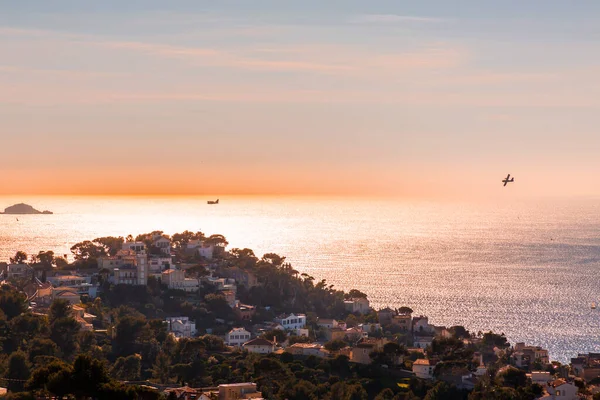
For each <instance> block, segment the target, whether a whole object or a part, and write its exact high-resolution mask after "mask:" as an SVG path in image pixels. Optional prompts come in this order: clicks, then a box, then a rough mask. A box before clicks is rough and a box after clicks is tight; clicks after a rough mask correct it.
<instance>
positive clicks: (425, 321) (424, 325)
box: [412, 315, 435, 333]
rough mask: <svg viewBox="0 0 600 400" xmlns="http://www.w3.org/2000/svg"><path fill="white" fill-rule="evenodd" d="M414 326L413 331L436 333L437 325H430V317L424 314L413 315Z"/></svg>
mask: <svg viewBox="0 0 600 400" xmlns="http://www.w3.org/2000/svg"><path fill="white" fill-rule="evenodd" d="M412 328H413V332H415V333H419V332H422V333H435V327H434V326H433V325H429V318H427V317H424V316H422V315H420V316H418V317H413V321H412Z"/></svg>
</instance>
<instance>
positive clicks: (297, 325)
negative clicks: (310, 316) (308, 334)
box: [274, 313, 306, 331]
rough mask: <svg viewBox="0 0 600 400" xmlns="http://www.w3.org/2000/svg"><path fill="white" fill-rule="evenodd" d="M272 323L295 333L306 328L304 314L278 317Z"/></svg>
mask: <svg viewBox="0 0 600 400" xmlns="http://www.w3.org/2000/svg"><path fill="white" fill-rule="evenodd" d="M274 322H276V323H278V324H281V326H283V328H284V329H285V330H288V331H295V330H298V329H302V328H304V327H305V326H306V315H304V314H298V315H296V314H293V313H292V314H289V315H285V314H284V315H280V316H279V317H277V318H275V320H274Z"/></svg>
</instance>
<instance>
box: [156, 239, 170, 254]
mask: <svg viewBox="0 0 600 400" xmlns="http://www.w3.org/2000/svg"><path fill="white" fill-rule="evenodd" d="M152 244H153V245H154V246H155V247H158V248H159V249H160V251H162V252H163V253H164V254H165V255H167V256H170V255H171V241H170V240H169V239H167V238H166V237H164V236H161V237H159V238H158V239H156V240H155V241H154V242H153V243H152Z"/></svg>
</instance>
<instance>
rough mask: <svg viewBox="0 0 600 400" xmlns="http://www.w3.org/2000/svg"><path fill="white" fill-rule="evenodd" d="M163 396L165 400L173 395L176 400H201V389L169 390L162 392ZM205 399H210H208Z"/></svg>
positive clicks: (181, 388) (178, 388)
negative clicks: (165, 397)
mask: <svg viewBox="0 0 600 400" xmlns="http://www.w3.org/2000/svg"><path fill="white" fill-rule="evenodd" d="M164 394H165V395H166V396H167V398H168V397H169V396H170V395H173V396H174V397H175V398H176V399H177V400H198V399H202V396H203V393H202V389H194V388H191V387H189V386H182V387H177V388H169V389H166V390H165V391H164ZM199 396H200V397H199ZM206 398H207V399H210V397H206Z"/></svg>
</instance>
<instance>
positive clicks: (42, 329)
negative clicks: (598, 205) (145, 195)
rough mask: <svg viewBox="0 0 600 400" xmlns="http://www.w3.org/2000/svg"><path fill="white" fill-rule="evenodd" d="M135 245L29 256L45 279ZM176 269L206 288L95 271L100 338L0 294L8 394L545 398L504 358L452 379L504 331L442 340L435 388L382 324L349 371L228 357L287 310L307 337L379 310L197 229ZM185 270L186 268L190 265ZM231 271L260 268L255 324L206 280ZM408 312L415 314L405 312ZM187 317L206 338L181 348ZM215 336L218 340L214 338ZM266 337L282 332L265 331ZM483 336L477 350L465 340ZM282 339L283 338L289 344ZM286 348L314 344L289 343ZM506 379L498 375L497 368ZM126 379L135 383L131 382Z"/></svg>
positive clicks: (342, 365) (179, 244)
mask: <svg viewBox="0 0 600 400" xmlns="http://www.w3.org/2000/svg"><path fill="white" fill-rule="evenodd" d="M155 234H162V232H152V233H149V234H144V235H139V236H138V237H137V238H133V237H132V236H130V237H128V238H120V237H119V238H113V237H106V238H98V239H94V240H92V241H85V242H82V243H78V244H76V245H75V246H73V248H72V252H73V254H74V257H75V260H76V261H75V262H74V263H72V264H68V263H67V262H66V261H65V260H64V258H61V257H55V256H54V254H53V253H52V252H50V251H48V252H40V253H38V254H37V255H35V256H32V257H30V261H31V263H32V264H33V266H34V268H35V269H36V271H37V272H38V276H45V274H46V273H52V272H53V271H55V270H76V269H79V270H83V269H85V270H93V269H94V268H96V269H97V262H96V260H97V258H98V257H102V256H106V255H114V254H116V252H117V251H118V250H119V249H120V248H121V246H122V244H123V242H124V241H125V240H138V241H144V242H146V243H147V245H148V248H149V251H150V252H157V250H156V249H153V248H152V240H151V239H152V236H153V235H155ZM195 239H200V240H204V241H207V242H210V243H212V244H214V245H216V246H218V247H220V248H221V249H223V250H222V251H218V252H216V253H215V259H214V260H211V261H208V260H204V259H202V258H201V257H198V256H197V255H189V254H186V252H185V251H184V249H185V247H186V244H187V243H188V242H189V241H190V240H195ZM171 240H172V243H173V245H174V248H175V253H176V257H177V261H178V262H181V263H188V264H192V265H191V266H190V268H189V270H188V273H190V274H192V275H194V276H196V277H197V278H198V279H199V280H201V281H202V282H203V284H202V286H201V288H200V290H199V291H198V292H196V293H186V292H183V291H176V290H169V289H168V288H167V287H166V286H164V285H163V284H162V283H161V282H160V280H159V279H154V278H151V279H149V280H148V285H147V286H122V285H112V284H110V283H109V282H108V280H107V279H106V271H96V273H97V276H96V277H97V279H98V282H100V283H101V288H102V291H101V294H100V295H99V297H97V298H96V299H93V300H92V299H88V298H83V299H82V302H83V307H84V308H85V309H86V312H88V313H90V314H93V315H95V316H96V318H95V320H94V322H93V324H94V328H95V331H83V330H82V328H81V325H80V323H79V322H78V321H77V319H76V318H75V316H74V314H73V313H72V310H71V307H70V306H69V305H68V303H66V302H65V301H62V300H56V301H54V302H53V303H52V305H51V307H50V308H49V309H48V310H47V313H46V314H38V313H33V312H32V311H31V310H29V309H28V307H27V303H26V301H25V300H26V297H25V296H24V295H23V294H22V293H20V292H19V290H18V289H19V287H21V286H23V285H25V284H26V283H27V280H24V281H21V282H12V285H11V286H9V285H4V286H2V287H0V345H1V346H2V347H1V348H2V353H1V354H0V376H2V377H3V379H4V381H5V383H6V386H7V387H8V389H9V391H10V397H12V398H23V399H27V398H33V396H34V395H46V396H70V397H74V398H77V399H83V398H90V397H91V398H98V399H104V398H111V399H116V398H118V399H134V398H143V399H154V398H158V397H160V396H161V395H159V394H158V392H156V391H152V390H149V389H148V388H147V387H145V386H139V384H142V383H145V382H148V381H151V382H154V383H156V384H164V385H172V386H177V385H189V386H191V387H210V386H215V385H219V384H221V383H235V382H255V383H257V385H258V388H259V390H261V391H262V392H263V395H264V396H265V397H266V398H269V399H290V400H292V399H332V400H333V399H342V400H344V399H378V400H383V399H423V398H424V399H429V400H433V399H461V398H462V399H467V398H468V399H488V398H490V399H495V398H498V399H505V398H506V399H523V400H530V399H533V398H535V397H534V396H535V395H537V394H539V389H540V388H539V387H536V386H535V385H531V384H530V383H529V382H528V381H527V379H526V378H525V377H524V372H523V371H519V370H500V367H501V366H503V365H504V364H506V362H507V360H506V359H502V358H498V357H496V360H495V364H494V367H492V368H491V370H490V371H489V372H490V374H489V376H486V377H485V378H484V379H482V380H481V381H480V382H479V383H478V385H477V387H476V388H475V390H473V391H472V392H471V393H468V392H466V391H464V390H459V389H457V388H456V386H454V384H453V383H452V382H451V381H450V380H449V379H448V377H450V376H452V375H453V374H454V373H456V372H457V371H463V370H464V371H467V372H468V371H469V370H473V369H474V368H475V367H476V366H477V360H475V359H474V352H476V351H477V352H480V353H482V354H486V355H492V354H494V350H493V348H494V347H497V348H498V347H499V348H506V347H507V346H508V343H507V342H506V338H505V337H504V336H503V335H496V334H493V333H491V332H489V333H485V334H483V333H480V334H479V335H471V334H470V333H469V332H468V331H466V330H465V329H464V328H463V327H453V328H451V329H450V331H451V332H452V334H453V336H452V338H448V339H436V340H435V341H434V342H433V345H432V346H431V348H430V349H428V356H430V357H435V358H437V359H439V360H440V363H438V365H437V366H436V370H435V374H436V377H437V378H438V382H437V383H433V382H426V381H423V380H419V379H416V378H411V377H407V376H408V374H407V371H406V370H410V368H411V366H412V362H413V361H415V360H416V359H417V358H422V357H423V356H424V355H423V354H422V353H417V352H413V353H409V352H408V351H407V347H406V345H407V344H409V343H408V339H407V337H406V336H405V335H403V334H401V333H398V332H395V331H394V328H393V327H389V326H388V327H384V331H383V332H379V333H374V334H373V335H374V336H376V337H377V336H379V337H380V336H383V335H385V336H386V337H388V338H389V339H390V340H391V342H390V343H388V344H386V345H385V346H384V348H383V350H382V351H381V352H376V353H373V354H372V355H371V356H372V359H373V363H372V364H370V365H361V364H355V363H350V362H349V359H348V357H347V356H345V355H337V356H335V357H333V358H330V359H319V358H316V357H314V356H311V357H307V358H306V357H294V356H292V355H291V354H290V353H287V352H284V353H283V354H281V355H266V356H261V355H256V354H248V353H245V352H240V351H233V352H231V351H230V350H229V349H228V348H227V347H226V346H225V345H224V343H223V340H222V339H221V338H220V337H218V336H215V335H222V334H224V333H225V332H227V331H228V330H229V329H231V327H234V326H246V327H248V328H250V326H251V325H252V324H256V323H260V322H263V321H270V320H272V319H273V318H274V317H275V316H276V315H278V314H279V313H282V312H288V313H289V312H301V313H306V314H307V316H308V326H309V327H310V331H311V333H310V336H311V338H315V337H316V336H319V334H320V333H319V330H318V328H317V326H316V319H317V316H319V317H321V318H336V319H343V320H345V321H346V322H347V325H348V326H349V327H351V326H356V325H357V324H358V323H360V322H377V314H376V313H371V314H367V315H353V314H350V313H348V312H347V311H346V310H345V309H344V299H346V298H356V297H364V296H366V295H365V294H364V293H361V292H359V291H356V290H352V291H350V292H349V293H344V292H343V291H339V290H336V289H334V287H333V285H328V284H327V283H326V282H325V281H324V280H322V281H318V282H315V279H314V278H313V277H311V276H309V275H307V274H300V273H299V272H298V271H296V270H294V269H293V268H292V266H291V265H290V264H289V263H287V262H286V261H285V258H284V257H281V256H279V255H277V254H273V253H269V254H265V255H264V256H262V257H260V258H259V257H257V256H256V255H255V254H254V252H253V251H252V250H250V249H232V250H230V251H224V246H225V245H226V244H227V241H226V240H225V238H224V237H223V236H221V235H212V236H209V237H206V236H205V235H204V234H202V233H201V232H196V233H192V232H184V233H181V234H175V235H173V236H172V237H171ZM27 259H28V256H27V255H26V254H25V253H23V252H18V253H17V254H16V255H15V257H14V258H13V259H11V261H12V262H17V263H18V262H25V261H27ZM188 266H189V265H188ZM230 268H239V269H241V270H244V271H249V272H252V273H253V274H255V275H256V277H257V278H258V282H259V286H256V287H253V288H246V287H244V286H243V285H240V286H238V298H239V299H240V300H241V301H242V302H243V303H247V304H252V305H255V306H256V307H257V311H256V314H255V315H254V317H253V319H252V321H241V320H239V319H238V317H237V316H236V314H235V313H234V312H233V311H232V309H231V308H230V307H229V305H228V304H227V302H226V300H225V298H224V296H223V295H221V294H219V293H217V291H216V289H215V287H214V286H213V285H211V284H209V283H207V282H205V281H203V280H202V278H203V277H205V276H206V275H208V273H209V270H212V271H214V272H215V274H216V275H221V274H226V273H227V271H228V269H230ZM400 311H402V312H412V310H410V309H408V308H403V309H401V310H400ZM174 315H177V316H187V317H190V319H193V320H195V321H196V324H197V327H198V328H199V330H200V332H201V334H200V336H199V337H197V338H194V339H180V340H175V339H174V338H173V337H172V336H171V335H169V334H168V333H167V327H166V324H165V323H164V322H163V321H164V318H165V317H166V316H174ZM207 331H208V332H211V333H213V334H207ZM264 335H265V337H269V338H271V337H273V336H276V335H281V332H266V333H265V334H264ZM471 337H475V338H476V339H477V340H476V341H475V344H465V342H464V341H463V339H464V338H471ZM285 339H286V338H285V337H279V338H278V341H283V340H285ZM289 340H290V343H294V342H303V341H308V340H310V339H306V338H299V337H292V338H290V339H289ZM348 344H350V343H349V342H346V341H339V340H338V341H331V342H328V343H327V344H326V348H327V349H329V350H331V351H333V352H336V351H338V350H340V349H342V348H344V347H346V346H347V345H348ZM398 357H402V358H403V359H404V362H403V364H401V365H400V366H399V367H397V368H389V367H388V366H389V365H392V364H393V363H394V361H393V360H395V359H397V358H398ZM499 371H500V372H499ZM125 382H128V383H127V384H126V383H125Z"/></svg>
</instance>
